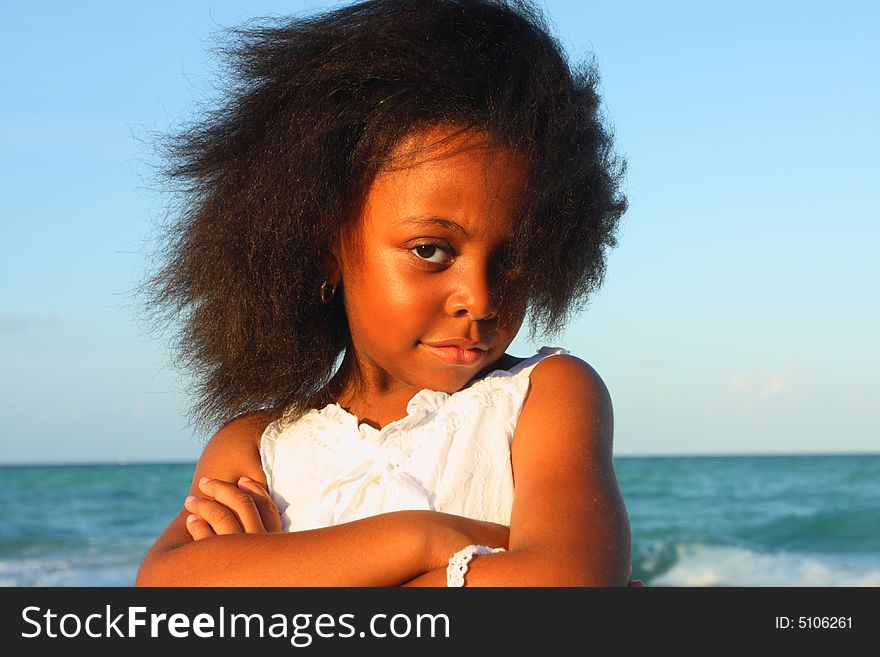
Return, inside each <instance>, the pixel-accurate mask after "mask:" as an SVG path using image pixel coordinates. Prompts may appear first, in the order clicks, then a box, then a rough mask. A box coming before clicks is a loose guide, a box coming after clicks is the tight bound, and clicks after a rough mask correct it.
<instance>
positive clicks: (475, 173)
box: [331, 128, 525, 393]
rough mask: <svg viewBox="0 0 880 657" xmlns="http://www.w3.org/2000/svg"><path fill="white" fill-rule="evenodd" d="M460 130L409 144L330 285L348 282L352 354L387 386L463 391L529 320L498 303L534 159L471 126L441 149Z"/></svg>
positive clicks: (366, 210)
mask: <svg viewBox="0 0 880 657" xmlns="http://www.w3.org/2000/svg"><path fill="white" fill-rule="evenodd" d="M452 134H453V130H451V129H448V128H433V129H430V130H425V131H422V132H416V133H414V134H412V135H410V136H409V137H408V138H407V139H405V140H404V141H403V142H402V143H401V144H400V145H399V146H398V147H397V148H396V149H395V150H394V152H393V153H392V156H393V157H392V162H394V163H396V164H394V165H393V166H390V167H387V168H386V169H384V170H383V171H381V172H380V174H379V175H378V176H377V178H376V179H375V181H374V182H373V183H372V185H371V187H370V188H369V190H368V192H367V195H366V200H365V203H364V205H363V208H362V211H361V214H360V217H359V221H358V223H357V225H356V227H355V229H354V234H353V235H352V236H351V238H350V239H347V240H342V241H341V243H340V248H339V253H338V258H337V260H336V266H335V267H334V273H333V276H332V277H331V280H333V281H339V280H341V282H342V288H341V290H342V293H343V298H344V303H345V309H346V313H347V316H348V322H349V330H350V333H351V339H352V345H353V356H354V357H355V358H356V359H357V362H358V366H359V369H360V372H361V373H362V374H363V377H364V378H363V380H364V382H366V383H367V385H369V386H371V387H373V389H374V390H377V391H389V390H395V391H402V389H404V388H411V389H412V390H413V392H415V391H418V390H421V389H422V388H431V389H433V390H441V391H444V392H449V393H451V392H455V391H457V390H460V389H461V388H462V387H464V386H465V385H466V384H467V383H468V381H470V380H471V379H472V378H474V376H475V375H476V374H478V373H479V372H480V371H481V370H484V369H486V368H487V367H489V366H490V365H492V364H493V363H494V362H495V361H497V360H498V359H499V358H500V357H501V356H502V355H503V354H504V352H505V350H506V349H507V347H508V346H509V345H510V343H511V341H512V340H513V338H514V337H515V336H516V333H517V331H518V330H519V328H520V326H521V324H522V321H523V316H524V309H522V308H515V309H514V308H503V309H499V308H497V307H496V305H495V299H494V298H493V292H494V291H495V290H494V289H493V288H494V287H495V285H496V284H497V280H498V278H499V275H500V274H501V273H502V272H499V266H500V262H501V261H502V260H503V259H504V257H505V249H506V247H507V242H508V240H509V237H510V235H511V232H512V228H513V225H512V224H513V220H514V214H515V212H516V210H517V208H518V204H519V201H520V197H521V195H522V191H523V185H524V182H525V169H524V164H523V162H522V161H521V159H520V158H518V157H517V156H516V155H515V154H514V153H513V152H512V151H510V150H508V149H505V148H503V147H499V146H497V145H493V144H492V143H491V142H490V141H489V140H488V139H487V138H486V137H484V136H480V135H479V134H475V133H472V132H471V133H465V134H463V135H459V136H455V137H454V138H451V139H449V140H447V141H445V142H443V143H441V144H437V142H438V141H439V140H441V139H444V137H450V136H451V135H452ZM499 311H501V313H500V315H501V317H500V318H499ZM499 319H501V320H503V321H499ZM374 386H378V388H376V387H374Z"/></svg>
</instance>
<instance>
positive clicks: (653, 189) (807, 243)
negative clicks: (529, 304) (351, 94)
mask: <svg viewBox="0 0 880 657" xmlns="http://www.w3.org/2000/svg"><path fill="white" fill-rule="evenodd" d="M331 6H335V3H330V2H316V1H313V2H300V1H295V0H291V1H289V2H284V3H282V2H268V1H267V2H244V1H238V2H234V1H231V0H230V1H222V2H221V1H219V0H217V1H202V2H186V3H175V2H152V3H115V2H83V3H73V4H71V3H63V2H39V1H37V2H31V3H14V4H13V3H6V4H5V5H4V8H3V10H2V16H0V18H2V20H0V34H2V39H0V71H2V89H3V91H2V103H0V112H2V121H0V220H2V225H3V240H2V242H0V400H2V401H0V407H2V411H3V425H2V429H0V440H2V451H0V463H24V462H94V461H110V462H115V461H120V460H122V461H143V460H149V461H155V460H194V459H196V458H197V456H198V454H199V452H200V449H201V445H202V441H203V440H204V439H205V438H206V436H203V435H200V434H197V433H195V432H194V431H193V430H192V428H191V427H190V426H189V425H188V418H187V408H188V403H189V398H188V396H187V392H186V391H187V387H188V382H187V378H186V376H185V374H184V373H182V372H178V371H176V370H175V369H174V368H173V367H172V365H171V363H170V360H169V351H168V345H167V343H166V342H165V341H163V340H162V339H160V338H156V337H152V336H150V335H148V334H146V333H145V332H144V327H143V326H142V325H141V324H139V323H138V322H137V315H136V306H135V305H134V301H133V299H132V297H131V296H130V294H129V293H130V291H131V289H132V288H133V286H134V285H135V284H136V283H137V282H138V281H139V280H140V279H141V277H142V275H143V273H144V271H145V270H146V268H147V266H148V260H147V256H148V254H149V239H150V237H151V235H152V226H153V224H154V222H155V221H156V220H157V219H159V218H160V217H161V216H162V213H163V211H164V205H163V204H164V203H165V202H166V201H167V198H165V197H163V196H161V195H160V194H159V193H158V192H156V191H155V185H154V182H153V181H152V180H151V176H152V165H153V164H155V163H156V160H155V157H154V155H153V152H152V150H151V148H150V138H151V137H150V135H151V134H152V133H153V132H154V131H159V132H162V131H167V130H168V129H169V128H172V127H173V126H175V125H178V124H179V123H180V122H181V121H184V120H186V118H187V117H188V116H189V115H190V113H191V111H192V109H193V107H194V103H195V102H197V101H199V100H203V99H205V98H206V97H208V96H209V95H210V90H211V82H212V76H213V74H214V73H215V72H216V71H217V70H218V65H217V64H218V62H217V60H216V59H215V58H214V56H213V55H212V53H211V50H210V49H211V46H212V45H213V43H214V42H213V37H214V35H216V34H217V32H218V30H221V29H222V28H225V27H232V26H235V25H238V24H240V23H241V22H243V21H245V20H247V19H248V18H251V17H256V16H267V15H284V14H293V13H299V12H303V11H306V12H308V11H311V10H315V9H322V8H327V7H331ZM540 6H542V7H543V8H544V10H545V12H546V14H547V15H548V17H549V18H550V20H551V23H552V24H553V25H554V27H555V31H556V34H557V35H558V37H559V38H560V40H561V41H562V43H563V44H564V46H565V47H566V49H567V50H568V52H569V53H570V55H571V56H572V57H573V58H574V59H580V58H583V57H584V56H587V55H589V54H590V53H592V54H593V55H594V56H595V60H596V63H597V64H598V67H599V70H600V72H601V75H602V87H601V91H602V94H603V97H604V102H605V109H606V112H607V115H608V119H609V121H610V122H611V123H612V124H613V126H614V130H615V134H616V139H617V144H618V150H619V152H620V153H621V154H622V155H624V156H625V157H626V158H627V160H628V163H629V172H628V176H627V183H626V193H627V195H628V197H629V200H630V210H629V212H628V213H627V215H626V216H625V218H624V220H623V223H622V225H621V230H620V234H619V247H618V248H617V249H616V250H614V251H613V252H612V253H611V254H610V256H609V260H608V273H607V278H606V282H605V285H604V287H603V288H602V289H601V291H600V292H599V293H598V294H597V295H596V296H595V297H594V299H593V302H592V304H591V305H590V306H589V308H588V309H587V310H586V311H585V312H584V313H583V314H582V315H580V316H579V317H578V318H577V319H576V320H575V321H574V322H572V324H571V326H570V328H569V330H568V331H567V332H566V334H565V335H564V336H562V337H561V338H560V339H558V340H556V341H555V343H560V344H563V345H564V346H566V347H568V348H569V349H571V350H572V351H573V352H574V353H576V354H577V355H579V356H581V357H582V358H584V359H585V360H587V361H588V362H590V363H591V364H592V365H593V366H594V367H595V368H596V369H597V370H598V371H599V373H600V374H601V375H602V377H603V378H604V380H605V382H606V384H607V385H608V388H609V390H610V391H611V395H612V398H613V400H614V406H615V425H616V426H615V428H616V432H615V450H616V453H617V454H619V455H636V454H638V455H663V454H742V453H757V454H762V453H814V452H877V451H880V385H878V372H880V346H878V342H880V341H878V335H880V330H878V329H880V304H878V303H877V289H878V284H880V265H878V264H877V257H876V253H877V250H878V247H880V228H878V224H880V222H878V219H880V216H878V215H880V212H878V208H880V184H878V174H880V155H878V153H880V130H878V120H877V117H878V116H880V46H878V41H877V38H876V33H875V32H876V26H877V25H878V24H880V20H878V19H880V10H878V8H877V5H876V3H870V2H847V1H844V2H840V3H834V4H833V5H831V4H829V3H813V2H742V3H703V2H674V1H673V2H667V3H653V2H574V1H570V2H567V1H562V0H544V2H542V3H540ZM535 346H536V345H534V344H531V343H530V342H529V341H528V340H527V339H525V336H522V337H521V338H518V339H517V341H516V342H515V344H514V347H515V348H514V349H513V351H514V353H518V355H527V354H528V353H529V352H531V351H533V350H534V348H535Z"/></svg>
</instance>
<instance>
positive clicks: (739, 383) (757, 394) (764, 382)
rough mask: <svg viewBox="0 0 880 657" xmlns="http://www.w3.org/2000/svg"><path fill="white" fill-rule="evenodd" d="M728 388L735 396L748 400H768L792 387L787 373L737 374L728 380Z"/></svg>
mask: <svg viewBox="0 0 880 657" xmlns="http://www.w3.org/2000/svg"><path fill="white" fill-rule="evenodd" d="M727 387H728V389H729V390H730V391H731V392H732V393H734V394H735V395H736V396H738V397H741V398H743V399H747V400H750V401H768V400H771V399H777V398H779V397H782V396H783V395H784V394H786V393H787V392H788V391H789V390H791V388H792V380H791V377H790V376H788V375H787V374H776V373H772V374H768V373H749V374H737V375H736V376H734V377H732V378H731V379H730V381H728V386H727Z"/></svg>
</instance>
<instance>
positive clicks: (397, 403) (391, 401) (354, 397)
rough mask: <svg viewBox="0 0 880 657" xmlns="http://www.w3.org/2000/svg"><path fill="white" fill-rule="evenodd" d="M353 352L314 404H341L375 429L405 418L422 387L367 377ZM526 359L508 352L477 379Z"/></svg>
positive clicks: (477, 376) (360, 421)
mask: <svg viewBox="0 0 880 657" xmlns="http://www.w3.org/2000/svg"><path fill="white" fill-rule="evenodd" d="M350 353H351V352H350V351H347V352H346V354H345V356H344V357H343V360H342V363H341V365H340V367H339V369H338V370H337V372H336V374H335V375H334V376H333V378H332V379H331V380H330V382H329V383H328V384H327V386H326V387H325V388H324V390H322V391H321V393H319V395H318V396H317V397H316V399H315V403H314V404H313V406H314V407H315V408H322V407H324V406H326V405H328V404H334V403H335V404H338V405H339V406H340V407H341V408H343V409H345V410H346V411H347V412H348V413H351V414H352V415H354V416H355V417H357V418H358V421H359V423H361V424H369V425H370V426H372V427H373V428H375V429H381V428H382V427H384V426H385V425H386V424H389V423H391V422H394V421H396V420H399V419H401V418H402V417H405V416H406V412H407V411H406V408H407V405H408V404H409V402H410V400H411V399H412V398H413V396H414V395H415V394H416V393H417V392H418V390H415V389H413V388H412V387H410V386H406V385H403V384H400V383H397V385H394V382H389V381H388V380H387V378H386V379H383V380H382V381H369V380H367V379H368V377H365V376H364V373H363V372H362V371H361V369H360V368H359V367H358V365H357V363H356V362H355V358H354V357H351V356H350ZM522 360H523V359H522V358H517V357H515V356H510V355H508V354H504V355H503V356H501V358H499V359H498V360H497V361H496V362H495V363H493V364H492V365H491V366H489V367H487V368H486V369H485V370H483V371H481V372H479V373H478V374H477V375H476V376H475V377H474V379H480V378H482V377H483V376H485V375H486V374H488V373H489V372H490V371H494V370H508V369H510V368H512V367H513V366H515V365H516V364H517V363H519V362H521V361H522Z"/></svg>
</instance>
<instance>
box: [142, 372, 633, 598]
mask: <svg viewBox="0 0 880 657" xmlns="http://www.w3.org/2000/svg"><path fill="white" fill-rule="evenodd" d="M531 379H532V385H531V388H530V392H529V396H528V398H527V400H526V403H525V405H524V407H523V411H522V414H521V416H520V419H519V422H518V425H517V430H516V434H515V436H514V441H513V447H512V465H513V472H514V478H515V497H514V506H513V510H512V516H511V526H510V528H509V530H508V528H507V527H504V526H502V525H497V524H495V523H488V522H482V521H477V520H473V519H469V518H462V517H459V516H454V515H451V514H446V513H440V512H433V511H398V512H394V513H386V514H381V515H377V516H373V517H369V518H364V519H362V520H358V521H355V522H350V523H345V524H342V525H336V526H333V527H326V528H322V529H315V530H309V531H302V532H292V533H282V532H280V520H279V518H278V511H277V509H276V508H275V507H274V504H273V503H272V501H271V499H270V498H269V496H268V495H267V494H266V492H265V489H264V486H265V484H266V481H265V478H264V475H263V472H262V467H261V465H260V458H259V438H260V436H261V435H262V431H263V429H264V428H265V421H261V420H260V418H258V417H255V416H254V417H249V418H242V419H239V420H236V421H234V422H232V423H230V424H229V425H227V426H226V427H224V428H223V429H221V430H220V431H219V432H218V433H217V434H216V435H215V436H214V438H212V440H211V441H210V443H209V444H208V446H207V447H206V448H205V451H204V453H203V455H202V458H201V459H200V461H199V464H198V465H197V467H196V472H195V476H194V478H193V484H192V488H191V489H190V498H188V499H187V502H186V503H185V505H184V508H183V509H182V510H181V511H180V513H179V514H178V515H177V516H176V517H175V519H174V520H173V521H172V522H171V524H170V525H169V526H168V528H167V529H166V530H165V532H164V533H163V534H162V535H161V536H160V537H159V539H158V540H157V542H156V544H155V545H154V546H153V548H152V549H151V550H150V551H149V553H148V554H147V556H146V558H145V560H144V562H143V564H142V566H141V569H140V572H139V573H138V578H137V585H139V586H192V585H201V586H401V585H403V586H444V585H445V582H446V574H445V568H446V562H447V560H448V559H449V557H450V556H451V555H452V554H453V553H455V552H456V551H458V550H459V549H461V548H463V547H465V546H467V545H469V544H474V543H475V544H481V545H489V546H492V547H505V548H507V551H506V552H502V553H497V554H492V555H485V556H481V557H479V558H477V559H475V560H474V561H473V562H472V563H471V568H470V570H469V572H468V575H467V584H468V585H469V586H481V585H482V586H506V585H507V586H623V585H626V582H627V577H628V575H629V571H630V530H629V523H628V520H627V517H626V511H625V508H624V505H623V501H622V498H621V496H620V492H619V490H618V487H617V482H616V479H615V476H614V469H613V465H612V462H611V435H612V432H613V427H612V415H611V403H610V399H609V398H608V393H607V390H606V389H605V386H604V384H602V382H601V379H600V378H599V377H598V375H597V374H596V373H595V372H594V371H593V370H592V368H590V367H589V365H587V364H586V363H583V362H582V361H580V360H578V359H576V358H573V357H568V356H556V357H553V358H548V359H546V360H544V361H542V362H541V363H539V365H538V366H537V367H536V368H535V370H534V371H533V372H532V377H531ZM204 478H208V480H207V481H204V482H203V481H202V480H203V479H204ZM188 519H189V520H188Z"/></svg>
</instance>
